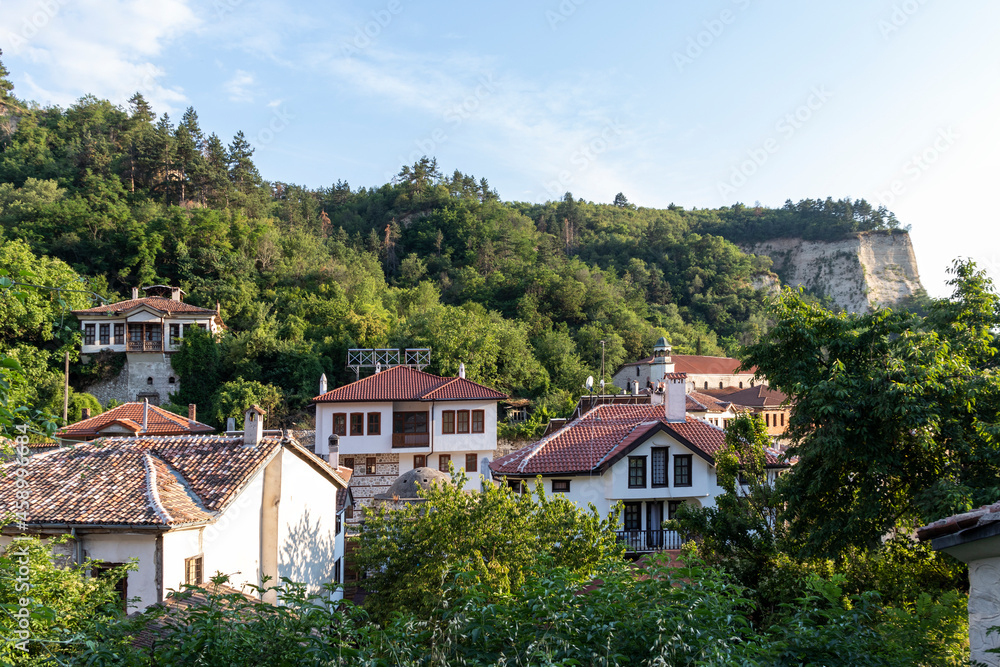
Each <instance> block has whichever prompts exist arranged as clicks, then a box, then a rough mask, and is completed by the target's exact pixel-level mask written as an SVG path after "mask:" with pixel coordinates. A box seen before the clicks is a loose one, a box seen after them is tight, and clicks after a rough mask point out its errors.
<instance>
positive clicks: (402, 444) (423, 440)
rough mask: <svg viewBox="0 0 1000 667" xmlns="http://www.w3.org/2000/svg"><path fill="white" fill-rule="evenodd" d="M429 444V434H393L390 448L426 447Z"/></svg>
mask: <svg viewBox="0 0 1000 667" xmlns="http://www.w3.org/2000/svg"><path fill="white" fill-rule="evenodd" d="M430 444H431V436H430V434H429V433H393V434H392V448H393V449H405V448H407V447H427V446H429V445H430Z"/></svg>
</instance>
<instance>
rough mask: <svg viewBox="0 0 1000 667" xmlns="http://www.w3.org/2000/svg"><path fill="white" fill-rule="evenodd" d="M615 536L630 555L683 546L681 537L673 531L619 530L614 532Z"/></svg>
mask: <svg viewBox="0 0 1000 667" xmlns="http://www.w3.org/2000/svg"><path fill="white" fill-rule="evenodd" d="M615 536H616V537H617V538H618V541H619V542H621V543H623V544H624V545H625V550H626V551H628V552H630V553H644V552H650V551H666V550H674V549H680V548H681V545H682V544H684V540H682V539H681V536H680V535H679V534H678V533H677V532H676V531H673V530H660V529H656V530H619V531H615Z"/></svg>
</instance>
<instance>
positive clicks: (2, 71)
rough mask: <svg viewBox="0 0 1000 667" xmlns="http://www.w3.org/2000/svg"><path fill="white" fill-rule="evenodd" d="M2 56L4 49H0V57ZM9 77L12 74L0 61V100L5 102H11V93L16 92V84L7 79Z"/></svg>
mask: <svg viewBox="0 0 1000 667" xmlns="http://www.w3.org/2000/svg"><path fill="white" fill-rule="evenodd" d="M2 55H3V49H0V56H2ZM8 76H10V72H9V71H7V68H6V67H4V64H3V61H2V60H0V100H3V101H6V100H9V99H10V98H11V97H12V95H11V93H10V91H12V90H14V84H13V83H11V81H10V79H8V78H7V77H8Z"/></svg>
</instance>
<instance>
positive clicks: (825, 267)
mask: <svg viewBox="0 0 1000 667" xmlns="http://www.w3.org/2000/svg"><path fill="white" fill-rule="evenodd" d="M743 250H744V251H745V252H749V253H753V254H755V255H767V256H768V257H770V258H771V260H772V261H773V262H774V268H773V270H774V272H775V273H777V274H778V276H780V277H781V280H782V282H783V283H784V284H786V285H791V286H794V287H798V286H802V287H805V288H806V289H807V290H809V291H810V292H813V293H815V294H818V295H824V296H830V297H831V299H832V300H833V303H834V304H835V305H837V306H839V307H840V308H843V309H844V310H847V311H849V312H855V313H857V312H868V311H869V310H871V308H872V307H873V306H874V305H876V304H881V305H893V304H895V303H898V302H899V301H901V300H902V299H904V298H906V297H908V296H912V295H913V294H915V293H916V292H918V291H920V290H922V289H923V288H922V286H921V284H920V273H919V272H918V271H917V260H916V257H915V256H914V254H913V244H912V243H911V241H910V235H909V234H907V233H906V232H896V233H892V234H890V233H887V232H864V233H859V234H856V235H855V236H853V237H851V238H849V239H844V240H841V241H805V240H803V239H772V240H770V241H763V242H761V243H755V244H751V245H746V246H744V247H743ZM761 286H764V285H763V284H762V285H761Z"/></svg>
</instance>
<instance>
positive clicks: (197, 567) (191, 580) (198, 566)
mask: <svg viewBox="0 0 1000 667" xmlns="http://www.w3.org/2000/svg"><path fill="white" fill-rule="evenodd" d="M203 563H204V558H203V557H202V556H195V557H194V558H185V559H184V583H185V584H187V585H188V586H197V585H198V584H200V583H201V579H202V564H203Z"/></svg>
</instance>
